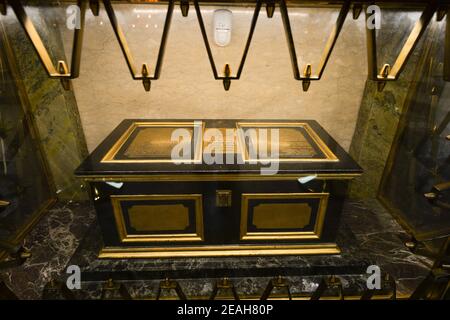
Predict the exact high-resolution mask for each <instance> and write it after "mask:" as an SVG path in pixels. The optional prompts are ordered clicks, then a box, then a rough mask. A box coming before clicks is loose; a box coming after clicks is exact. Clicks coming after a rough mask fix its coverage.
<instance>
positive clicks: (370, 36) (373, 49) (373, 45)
mask: <svg viewBox="0 0 450 320" xmlns="http://www.w3.org/2000/svg"><path fill="white" fill-rule="evenodd" d="M364 14H365V17H366V21H367V19H368V18H369V16H368V15H367V8H366V7H365V8H364ZM373 15H375V13H373ZM373 18H374V19H376V18H377V17H376V15H375V16H374V17H373ZM374 22H375V21H374ZM366 39H367V40H366V41H367V67H368V69H367V73H368V77H369V79H370V80H377V76H378V62H377V37H376V30H375V28H374V27H372V28H368V27H367V24H366Z"/></svg>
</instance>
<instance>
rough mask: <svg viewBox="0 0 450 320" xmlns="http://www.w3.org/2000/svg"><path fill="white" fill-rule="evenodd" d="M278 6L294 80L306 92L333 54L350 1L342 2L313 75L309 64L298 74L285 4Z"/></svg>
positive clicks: (320, 74)
mask: <svg viewBox="0 0 450 320" xmlns="http://www.w3.org/2000/svg"><path fill="white" fill-rule="evenodd" d="M279 5H280V12H281V18H282V21H283V25H284V31H285V34H286V40H287V42H288V48H289V54H290V57H291V63H292V70H293V72H294V78H295V79H296V80H303V81H304V86H303V88H304V91H306V90H308V88H309V81H310V80H320V79H321V78H322V75H323V72H324V71H325V68H326V65H327V63H328V61H329V59H330V56H331V53H332V52H333V49H334V46H335V44H336V42H337V39H338V37H339V34H340V32H341V30H342V26H343V25H344V22H345V19H346V18H347V15H348V12H349V10H350V1H349V0H346V1H344V3H343V5H342V7H341V9H340V11H339V15H338V17H337V19H336V24H335V25H334V27H333V30H332V31H331V34H330V36H329V37H328V40H327V43H326V45H325V49H324V51H323V53H322V56H321V59H320V62H319V67H318V72H317V73H315V74H312V73H311V65H310V64H307V65H306V67H305V72H304V73H303V74H301V73H300V70H299V67H298V59H297V54H296V51H295V44H294V39H293V35H292V29H291V24H290V21H289V13H288V9H287V6H286V2H285V1H284V0H282V1H280V4H279Z"/></svg>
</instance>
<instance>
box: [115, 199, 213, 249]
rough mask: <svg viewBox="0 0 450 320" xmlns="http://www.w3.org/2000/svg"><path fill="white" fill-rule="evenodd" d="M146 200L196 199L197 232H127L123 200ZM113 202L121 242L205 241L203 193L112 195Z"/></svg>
mask: <svg viewBox="0 0 450 320" xmlns="http://www.w3.org/2000/svg"><path fill="white" fill-rule="evenodd" d="M136 200H137V201H144V200H194V201H195V231H196V232H195V233H171V234H142V235H137V234H136V235H130V234H128V233H127V229H126V225H125V220H124V218H123V212H122V207H121V206H120V204H121V202H123V201H136ZM111 203H112V206H113V211H114V218H115V221H116V227H117V232H118V233H119V237H120V241H121V242H124V243H125V242H128V243H129V242H179V241H203V240H204V238H203V209H202V207H203V205H202V195H201V194H153V195H111Z"/></svg>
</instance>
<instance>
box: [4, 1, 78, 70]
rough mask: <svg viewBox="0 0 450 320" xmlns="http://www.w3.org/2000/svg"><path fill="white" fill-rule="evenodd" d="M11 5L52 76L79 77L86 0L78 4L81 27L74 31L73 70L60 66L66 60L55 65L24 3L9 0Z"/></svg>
mask: <svg viewBox="0 0 450 320" xmlns="http://www.w3.org/2000/svg"><path fill="white" fill-rule="evenodd" d="M8 3H9V5H10V6H11V8H12V9H13V11H14V14H15V15H16V17H17V20H18V21H19V22H20V24H21V25H22V27H23V29H24V31H25V34H26V35H27V37H28V38H29V39H30V41H31V43H32V45H33V48H34V49H35V51H36V53H37V55H38V57H39V59H40V60H41V62H42V64H43V65H44V68H45V70H46V71H47V73H48V75H49V76H50V77H51V78H68V79H73V78H77V77H78V75H79V70H80V58H81V46H82V42H83V29H84V17H85V11H86V2H85V0H78V1H77V5H78V7H79V8H80V29H75V32H74V40H73V51H72V62H71V70H65V68H59V66H65V62H64V61H60V62H59V63H58V65H59V66H58V68H57V67H55V66H54V64H53V62H52V59H51V58H50V55H49V53H48V51H47V49H46V48H45V45H44V43H43V41H42V39H41V37H40V36H39V33H38V32H37V30H36V28H35V27H34V25H33V22H32V21H31V19H30V18H29V17H28V15H27V14H26V12H25V9H24V8H23V5H22V3H21V2H20V1H19V0H17V1H14V0H9V1H8Z"/></svg>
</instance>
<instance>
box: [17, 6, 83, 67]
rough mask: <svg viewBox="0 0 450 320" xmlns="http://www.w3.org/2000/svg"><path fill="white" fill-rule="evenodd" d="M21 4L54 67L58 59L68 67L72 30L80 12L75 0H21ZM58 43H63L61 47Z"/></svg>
mask: <svg viewBox="0 0 450 320" xmlns="http://www.w3.org/2000/svg"><path fill="white" fill-rule="evenodd" d="M22 4H23V5H24V9H25V13H26V14H27V16H28V18H29V19H30V20H31V21H32V23H33V25H34V27H35V28H36V31H37V32H38V34H39V36H40V37H41V40H42V42H43V43H44V46H45V48H46V49H47V52H48V54H49V55H50V58H51V59H52V62H53V65H54V66H55V67H56V66H57V64H58V61H60V60H63V61H65V62H66V63H67V66H68V67H69V69H70V63H71V60H72V59H71V58H72V47H73V36H74V30H75V28H76V27H77V21H79V13H80V11H79V9H77V8H78V7H77V6H76V1H64V2H61V1H51V2H50V3H45V4H42V3H40V4H39V5H36V1H31V0H27V1H22ZM11 11H12V10H11ZM77 19H78V20H77ZM78 26H79V22H78ZM60 43H63V48H61V46H60Z"/></svg>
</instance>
